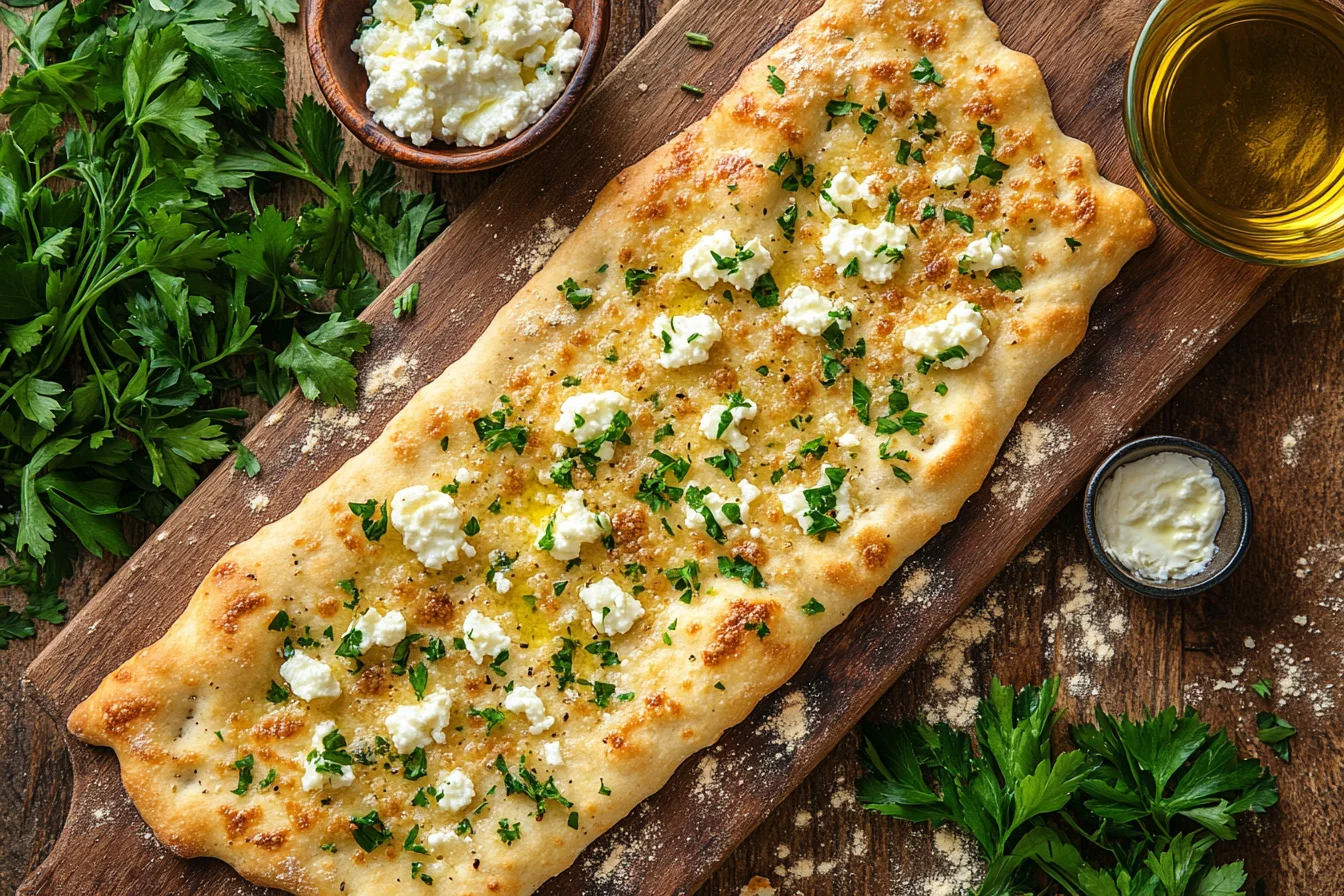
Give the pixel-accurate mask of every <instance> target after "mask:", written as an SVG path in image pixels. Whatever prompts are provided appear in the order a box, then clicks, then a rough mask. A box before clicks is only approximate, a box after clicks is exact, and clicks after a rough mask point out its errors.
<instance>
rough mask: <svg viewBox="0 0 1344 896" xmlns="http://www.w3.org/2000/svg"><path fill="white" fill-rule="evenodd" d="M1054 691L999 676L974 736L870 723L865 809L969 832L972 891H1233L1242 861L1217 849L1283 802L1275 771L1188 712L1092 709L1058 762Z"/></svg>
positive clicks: (1185, 895) (1155, 895) (1100, 894)
mask: <svg viewBox="0 0 1344 896" xmlns="http://www.w3.org/2000/svg"><path fill="white" fill-rule="evenodd" d="M1058 694H1059V679H1058V678H1050V679H1047V680H1046V681H1045V682H1044V684H1042V685H1041V686H1040V687H1039V688H1038V687H1032V686H1027V687H1024V688H1022V689H1021V690H1020V691H1014V690H1013V688H1011V687H1007V686H1005V685H1003V684H1000V683H999V680H998V679H997V678H996V679H994V681H993V683H992V684H991V685H990V688H989V694H988V696H986V697H985V698H984V699H983V700H981V701H980V705H979V708H978V710H977V713H976V722H975V739H974V741H973V740H972V738H971V736H970V735H969V734H966V733H963V732H959V731H954V730H953V729H952V728H950V727H949V726H948V725H946V724H943V723H939V724H938V725H929V724H927V723H924V722H919V723H915V724H906V725H901V726H899V727H896V726H889V725H887V726H881V725H880V726H874V727H870V728H868V729H867V731H866V738H865V743H864V757H863V758H864V760H865V764H866V765H867V767H868V769H869V774H868V776H867V777H865V778H863V779H862V780H861V781H860V782H859V787H858V794H859V800H860V802H861V803H862V804H863V806H864V807H865V808H867V809H871V810H872V811H874V812H879V813H881V814H884V815H890V816H893V817H896V818H903V819H906V820H908V821H914V822H923V821H927V822H930V823H931V824H935V825H937V824H945V823H946V824H954V825H956V826H958V827H961V828H963V829H964V830H966V831H967V832H969V833H970V835H971V836H972V837H974V839H975V840H976V842H977V843H979V845H980V848H981V851H982V853H983V854H984V858H985V861H986V869H985V876H984V879H983V881H982V882H981V883H980V885H979V886H978V887H975V888H974V889H972V890H971V891H970V893H971V894H973V896H1009V894H1014V893H1028V892H1030V893H1040V894H1049V893H1066V894H1070V896H1120V894H1140V893H1142V894H1149V896H1191V894H1199V896H1232V894H1237V893H1241V892H1242V885H1243V884H1244V883H1245V881H1246V874H1245V872H1244V871H1243V870H1242V863H1241V862H1239V861H1233V862H1231V863H1228V864H1217V862H1216V861H1215V859H1214V857H1213V855H1212V853H1211V850H1212V849H1213V847H1214V845H1215V844H1217V843H1218V842H1220V841H1230V840H1234V839H1235V838H1236V835H1237V826H1236V816H1238V815H1241V814H1243V813H1246V812H1263V811H1264V810H1266V809H1268V808H1269V807H1270V806H1272V805H1274V803H1275V802H1277V801H1278V787H1277V784H1276V782H1275V778H1274V776H1273V775H1271V774H1269V772H1268V771H1267V770H1266V769H1265V768H1263V767H1262V766H1261V765H1260V763H1259V762H1257V761H1256V760H1254V759H1241V758H1240V757H1239V756H1238V753H1237V748H1236V746H1235V745H1233V743H1232V741H1231V740H1229V739H1228V737H1227V734H1226V732H1223V731H1219V732H1217V733H1211V732H1210V730H1209V726H1208V724H1206V723H1205V722H1204V721H1203V720H1202V719H1201V718H1200V717H1199V714H1198V713H1196V712H1195V711H1194V710H1193V709H1189V708H1187V709H1186V710H1185V712H1184V713H1180V712H1178V711H1177V710H1176V709H1175V708H1174V707H1169V708H1167V709H1165V710H1163V711H1162V712H1159V713H1156V714H1152V713H1145V714H1144V716H1143V718H1141V719H1130V718H1129V717H1128V716H1127V715H1123V714H1122V715H1119V716H1114V715H1110V714H1109V713H1107V712H1105V711H1104V710H1102V709H1101V708H1100V707H1098V708H1097V709H1096V712H1095V718H1096V724H1095V725H1079V726H1076V727H1074V728H1072V729H1071V731H1070V733H1071V735H1072V738H1073V741H1074V743H1076V744H1077V745H1078V749H1075V750H1066V751H1064V752H1061V753H1058V754H1056V755H1052V751H1051V733H1052V731H1053V729H1054V727H1055V723H1056V722H1057V721H1058V720H1059V717H1060V712H1059V711H1058V710H1056V709H1055V700H1056V698H1057V696H1058ZM977 747H978V749H977Z"/></svg>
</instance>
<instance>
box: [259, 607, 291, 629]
mask: <svg viewBox="0 0 1344 896" xmlns="http://www.w3.org/2000/svg"><path fill="white" fill-rule="evenodd" d="M293 627H294V623H293V622H291V621H290V619H289V614H288V613H286V612H285V611H284V610H281V611H280V612H278V613H276V614H275V618H273V619H272V620H271V624H270V625H268V626H266V628H268V629H270V630H271V631H273V632H282V631H284V630H285V629H287V628H293Z"/></svg>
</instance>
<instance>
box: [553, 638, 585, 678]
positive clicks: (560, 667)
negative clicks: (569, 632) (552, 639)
mask: <svg viewBox="0 0 1344 896" xmlns="http://www.w3.org/2000/svg"><path fill="white" fill-rule="evenodd" d="M578 649H579V642H578V641H575V640H574V639H573V638H565V637H562V638H561V639H560V649H559V650H557V651H556V652H555V653H553V654H551V671H552V672H554V673H555V687H556V689H557V690H561V691H563V690H565V689H566V688H568V687H569V686H570V685H572V684H573V683H574V682H576V681H578V679H577V678H576V677H575V675H574V651H576V650H578Z"/></svg>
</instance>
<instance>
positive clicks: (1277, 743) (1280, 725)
mask: <svg viewBox="0 0 1344 896" xmlns="http://www.w3.org/2000/svg"><path fill="white" fill-rule="evenodd" d="M1255 727H1256V732H1255V736H1256V737H1258V738H1259V739H1260V742H1261V743H1263V744H1265V745H1266V746H1268V747H1269V749H1270V752H1272V753H1273V754H1274V755H1275V756H1277V757H1279V758H1280V759H1282V760H1283V761H1284V762H1289V761H1291V760H1292V758H1293V745H1292V743H1291V740H1292V738H1293V737H1294V736H1296V735H1297V728H1296V727H1295V726H1294V725H1293V724H1292V723H1291V722H1289V721H1287V720H1286V719H1283V718H1280V717H1279V716H1277V715H1275V714H1274V713H1272V712H1258V713H1256V714H1255ZM249 758H251V757H249ZM235 792H236V791H235Z"/></svg>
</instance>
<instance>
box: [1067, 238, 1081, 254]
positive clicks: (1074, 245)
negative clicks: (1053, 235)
mask: <svg viewBox="0 0 1344 896" xmlns="http://www.w3.org/2000/svg"><path fill="white" fill-rule="evenodd" d="M1064 245H1066V246H1068V247H1069V251H1070V252H1077V251H1078V247H1079V246H1081V245H1082V243H1080V242H1078V240H1076V239H1074V238H1073V237H1071V236H1066V237H1064Z"/></svg>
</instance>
